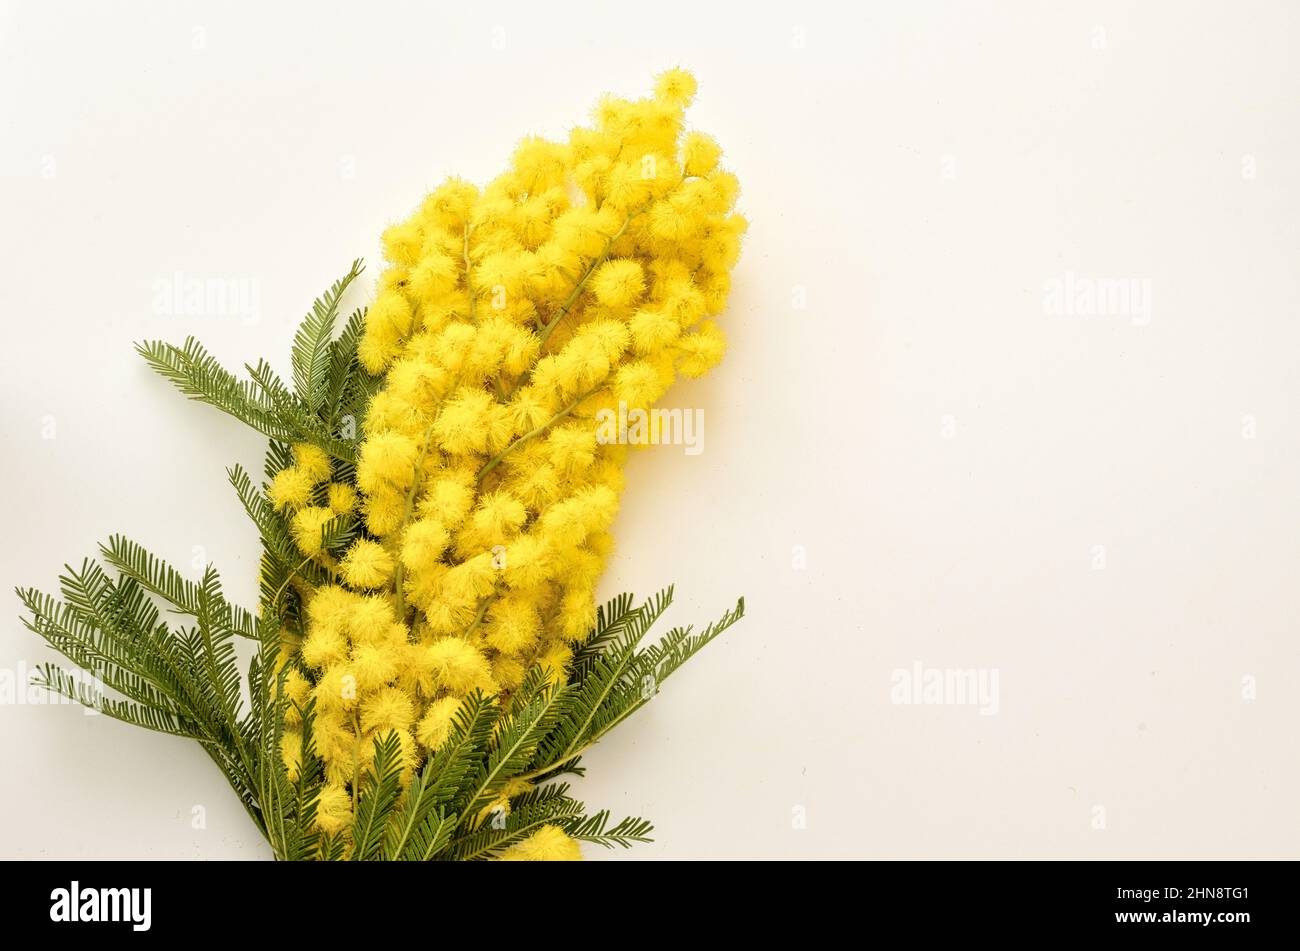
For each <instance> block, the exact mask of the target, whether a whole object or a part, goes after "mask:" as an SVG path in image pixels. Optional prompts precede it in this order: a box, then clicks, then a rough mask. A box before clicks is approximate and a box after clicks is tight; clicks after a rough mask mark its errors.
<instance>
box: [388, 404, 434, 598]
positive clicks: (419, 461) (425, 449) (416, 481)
mask: <svg viewBox="0 0 1300 951" xmlns="http://www.w3.org/2000/svg"><path fill="white" fill-rule="evenodd" d="M436 422H437V419H435V420H434V421H433V422H432V423H430V424H429V428H428V429H426V430H425V431H424V439H423V441H422V442H421V443H420V454H419V456H417V457H416V460H415V472H414V474H413V475H412V477H411V487H410V488H409V489H407V490H406V507H405V508H404V509H403V510H402V523H401V524H400V525H399V526H398V527H397V534H398V535H399V536H400V535H401V533H402V532H403V531H405V530H406V525H407V523H408V522H410V520H411V515H412V513H414V511H415V493H416V492H417V491H418V490H419V488H420V470H421V469H422V468H423V467H424V457H425V456H426V455H428V453H429V440H431V439H432V438H433V427H434V424H435V423H436ZM405 577H406V566H405V565H403V564H402V559H401V557H400V556H399V557H398V559H397V570H396V571H395V572H394V573H393V595H394V599H395V600H394V604H395V607H396V609H397V620H399V621H405V620H406V596H405V595H404V594H403V593H402V582H403V580H404V579H405Z"/></svg>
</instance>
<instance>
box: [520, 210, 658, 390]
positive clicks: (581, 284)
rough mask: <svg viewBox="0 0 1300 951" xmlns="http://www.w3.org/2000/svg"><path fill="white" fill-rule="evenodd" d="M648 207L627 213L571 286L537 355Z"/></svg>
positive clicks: (545, 329) (542, 335)
mask: <svg viewBox="0 0 1300 951" xmlns="http://www.w3.org/2000/svg"><path fill="white" fill-rule="evenodd" d="M648 207H649V206H648V205H642V206H641V207H640V208H637V209H636V210H635V211H629V212H628V213H627V217H626V218H624V219H623V224H622V226H621V227H620V228H619V229H618V230H617V231H616V232H614V233H613V234H612V235H610V237H609V240H607V241H606V242H605V247H604V248H603V249H602V250H601V252H600V255H599V256H598V257H596V258H595V259H594V260H593V261H592V262H591V266H590V267H588V268H587V270H586V272H584V273H583V275H582V278H581V279H580V280H579V281H578V283H577V284H575V285H574V286H573V290H572V291H570V292H569V296H568V297H566V298H565V299H564V303H563V304H561V305H560V309H559V310H557V311H556V312H555V315H554V316H553V317H552V318H551V319H550V320H548V321H547V322H546V324H545V325H544V326H543V327H542V329H541V332H540V333H539V334H538V342H537V352H538V353H541V351H542V348H544V347H545V346H546V341H547V339H548V338H549V337H550V336H551V333H552V331H554V330H555V328H556V327H558V326H559V325H560V321H561V320H563V319H564V318H565V316H566V315H567V314H568V313H569V310H570V309H571V308H572V307H573V305H574V304H575V303H576V302H577V300H578V296H579V295H580V294H581V293H582V291H583V288H585V287H586V286H587V282H588V281H590V280H591V276H592V275H593V274H595V273H596V269H597V268H598V267H600V266H601V265H602V264H604V263H605V262H606V261H607V260H609V255H610V252H611V251H612V250H613V249H614V244H615V242H617V241H618V239H619V238H621V237H623V235H624V234H626V233H627V228H628V225H630V224H631V223H632V219H633V218H635V217H636V216H637V215H639V214H641V212H643V211H645V210H646V208H648ZM523 380H524V378H523V377H522V376H521V377H519V379H517V380H515V382H514V385H513V386H511V387H510V389H509V390H507V391H506V395H505V399H507V400H508V399H510V397H511V396H513V395H514V393H515V390H517V389H519V386H520V384H521V383H522V382H523Z"/></svg>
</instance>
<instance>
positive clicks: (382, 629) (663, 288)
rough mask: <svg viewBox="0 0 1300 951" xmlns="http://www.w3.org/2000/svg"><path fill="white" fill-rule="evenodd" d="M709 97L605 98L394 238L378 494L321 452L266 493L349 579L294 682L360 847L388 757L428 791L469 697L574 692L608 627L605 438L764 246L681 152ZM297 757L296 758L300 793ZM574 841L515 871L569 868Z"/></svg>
mask: <svg viewBox="0 0 1300 951" xmlns="http://www.w3.org/2000/svg"><path fill="white" fill-rule="evenodd" d="M694 93H695V81H694V79H693V78H692V77H691V76H690V74H689V73H686V72H684V71H681V70H671V71H669V72H667V73H665V74H663V75H661V76H660V77H658V80H657V82H656V87H655V93H654V95H653V96H652V97H649V98H646V99H642V100H637V101H628V100H624V99H618V98H606V99H604V100H603V101H602V102H601V103H600V104H599V105H598V107H597V108H596V110H595V113H594V122H593V124H592V125H591V126H590V127H581V128H576V129H574V130H573V131H572V132H571V133H569V135H568V137H567V139H566V140H565V141H548V140H545V139H541V138H528V139H525V140H524V141H523V142H521V143H520V145H519V147H518V149H517V150H516V152H515V154H514V157H513V161H512V164H511V167H510V169H509V170H508V171H507V172H505V173H504V174H503V175H501V176H500V177H498V178H497V179H495V180H494V181H492V182H491V183H490V184H488V185H487V186H486V187H485V188H482V189H479V188H477V187H475V186H474V185H471V184H469V183H467V182H465V181H461V180H459V179H451V180H449V181H447V182H446V183H444V184H443V185H441V186H440V187H438V188H437V189H436V190H435V191H434V192H433V193H432V194H431V195H429V196H428V198H427V199H425V201H424V202H423V204H422V205H421V206H420V207H419V208H418V209H417V210H416V211H415V213H414V214H413V215H411V217H410V218H408V219H407V220H405V221H403V222H401V223H399V224H396V225H394V226H392V227H391V228H389V229H388V230H387V231H386V232H385V233H384V235H383V245H384V251H385V256H386V258H387V261H388V267H387V269H386V270H385V271H384V273H383V275H382V277H381V279H380V282H379V288H378V291H377V295H376V298H375V300H374V302H373V304H372V305H371V306H370V308H369V311H368V313H367V316H366V320H365V328H364V334H363V336H362V339H361V341H360V345H359V351H358V352H359V358H360V360H361V362H362V364H363V366H364V367H365V369H366V370H368V371H369V372H370V373H371V374H374V375H382V376H383V385H382V389H381V390H380V391H379V392H378V394H377V395H376V396H375V397H374V399H373V400H372V402H371V404H370V407H369V411H368V415H367V418H366V420H365V423H364V439H363V442H362V444H361V446H360V450H359V455H358V459H357V463H356V467H355V485H356V489H357V490H359V491H357V492H354V491H353V488H352V487H351V486H350V485H349V484H347V480H346V479H342V480H340V481H337V482H330V481H329V480H330V479H331V478H333V477H334V476H335V473H334V472H333V470H332V466H331V464H330V461H329V459H328V458H326V457H324V455H323V454H321V453H319V451H318V450H313V448H312V447H310V446H298V447H295V464H294V465H293V466H291V467H289V468H288V469H286V470H284V471H283V472H281V473H279V474H278V475H277V476H276V477H275V479H274V481H273V483H272V485H271V486H270V488H269V492H270V497H271V500H272V502H273V503H274V504H275V505H276V506H277V508H279V509H281V510H282V511H286V512H290V513H292V514H291V525H292V527H293V531H294V537H295V540H296V541H297V543H298V545H299V548H300V550H301V551H302V553H303V555H304V557H306V558H316V559H318V561H319V562H320V563H321V564H322V565H323V566H325V567H327V568H329V569H330V570H331V571H332V572H334V576H335V577H336V578H337V583H336V584H331V585H326V586H322V587H319V588H317V589H315V590H313V591H311V592H309V596H308V599H307V603H306V612H305V613H306V618H305V630H304V634H305V636H304V639H303V641H302V645H301V658H302V661H303V663H304V665H305V667H306V669H307V670H309V671H310V672H311V674H312V676H311V678H307V677H302V676H300V675H299V674H298V673H296V672H295V673H293V674H292V675H291V676H290V680H289V684H288V691H289V695H290V697H291V698H292V699H295V700H297V701H298V702H305V701H306V699H307V698H308V696H309V695H313V694H314V696H315V698H316V702H317V718H316V721H315V741H316V746H317V749H318V752H319V753H320V755H321V756H322V758H323V759H324V761H325V764H326V772H327V780H328V786H327V787H326V790H325V793H324V794H323V795H322V797H321V802H320V805H319V810H318V822H319V824H320V825H321V827H322V828H323V829H325V830H326V831H335V830H338V829H341V828H344V826H345V825H346V823H347V821H348V819H349V817H350V808H351V799H352V794H351V793H350V792H349V789H350V787H354V786H355V781H356V777H357V776H358V775H360V774H362V773H364V771H365V769H366V768H367V761H368V760H369V759H370V757H371V755H372V753H371V752H370V751H371V750H372V749H373V741H374V739H375V738H376V737H378V736H381V735H383V734H386V733H388V732H389V731H393V732H395V733H396V734H397V735H398V737H399V738H400V741H401V744H402V749H403V753H404V757H405V764H406V767H407V775H408V776H409V774H410V772H411V771H413V770H415V769H416V768H418V766H419V764H420V763H421V762H422V761H423V758H424V757H425V756H427V755H428V753H429V752H430V751H432V750H436V749H437V748H438V747H439V745H440V744H441V743H443V742H444V741H445V740H446V738H447V736H448V732H449V730H450V729H451V725H452V719H453V716H454V714H455V712H456V710H457V708H458V706H459V704H460V701H461V699H462V698H463V697H464V696H465V695H466V694H467V693H468V692H470V691H473V690H476V689H477V690H481V691H483V692H484V693H485V694H492V695H497V696H499V697H502V698H503V699H504V698H508V697H509V695H510V692H511V690H512V689H514V688H515V687H517V686H518V685H519V684H520V682H521V681H522V679H523V677H524V674H525V672H526V671H527V670H528V669H529V668H530V667H531V666H533V665H541V666H542V667H543V668H545V669H548V670H549V671H550V672H551V675H552V676H553V677H556V678H559V677H563V676H564V675H565V670H566V665H567V663H568V661H569V660H570V658H571V656H572V652H573V648H574V646H575V645H576V644H579V643H580V642H581V641H582V640H583V638H584V637H585V636H586V635H587V634H588V633H589V632H590V630H591V628H592V625H593V623H594V621H595V617H596V602H595V594H594V592H595V587H596V582H597V578H598V577H599V575H600V573H601V570H602V567H603V566H604V564H605V560H606V558H607V556H608V555H609V552H610V548H611V544H612V541H611V537H610V534H609V529H610V525H611V523H612V522H613V520H614V517H615V514H616V512H617V510H618V504H619V494H620V492H621V490H622V488H623V473H622V468H623V463H624V460H625V453H626V448H625V447H624V446H621V445H611V444H604V443H602V442H601V441H600V440H599V439H598V426H597V423H596V416H597V414H598V413H599V411H600V410H602V409H607V410H611V411H615V412H617V407H618V406H619V404H620V403H622V404H624V405H625V406H626V407H633V408H649V407H650V406H651V404H653V403H655V402H656V401H657V400H658V399H659V398H660V397H662V396H663V394H664V393H665V391H666V390H667V389H668V387H669V386H670V385H671V384H672V382H673V381H674V379H675V378H676V377H677V376H678V375H679V374H681V375H685V376H699V375H701V374H703V373H705V372H706V371H707V370H709V369H710V368H711V367H713V366H714V365H715V364H716V363H717V362H718V361H719V360H720V359H721V357H722V354H723V350H724V346H725V342H724V338H723V336H722V333H721V332H720V331H719V329H718V327H717V325H716V324H715V323H714V321H713V319H712V318H714V317H716V316H717V315H718V314H720V313H721V312H722V310H723V307H724V305H725V303H726V299H727V295H728V291H729V288H730V278H729V271H730V270H731V268H732V267H733V265H734V264H735V262H736V259H737V257H738V255H739V249H740V237H741V235H742V234H743V232H744V230H745V227H746V223H745V220H744V219H743V218H742V217H741V216H740V215H738V214H735V213H734V212H733V211H732V208H733V206H734V203H735V201H736V196H737V192H738V183H737V180H736V178H735V176H733V175H732V174H731V173H730V172H727V171H724V170H722V169H721V168H720V167H719V165H718V161H719V158H720V155H721V150H720V149H719V147H718V145H717V144H716V143H715V142H714V140H713V139H712V138H710V137H709V136H707V135H704V134H702V133H699V132H689V133H687V132H685V131H684V129H683V120H684V112H685V108H686V106H687V105H688V104H689V103H690V101H691V99H692V98H693V96H694ZM322 484H328V489H327V491H325V492H324V493H322V491H321V486H322ZM322 498H325V499H327V504H319V500H321V499H322ZM313 500H316V501H315V502H313ZM354 510H355V511H356V512H357V513H358V516H359V518H360V519H361V523H362V526H363V528H364V531H363V532H362V533H361V534H360V535H359V536H358V538H357V540H356V541H355V542H354V543H353V544H352V546H351V547H350V549H349V550H348V551H347V552H346V555H345V556H344V557H342V558H341V559H340V560H338V561H337V563H334V562H332V561H331V560H330V559H329V557H328V555H325V554H323V553H322V552H321V550H320V540H319V539H320V530H321V528H322V526H323V525H325V524H326V523H327V522H328V521H329V520H330V519H331V518H333V517H334V516H336V515H338V514H340V513H345V512H350V511H354ZM300 740H301V738H300V737H299V736H297V735H295V734H293V733H289V734H287V735H286V740H285V747H284V754H285V760H286V763H287V764H288V765H289V768H290V769H291V770H292V769H294V768H296V757H297V751H298V748H299V744H300ZM505 805H508V804H505ZM554 832H560V830H558V829H555V830H554ZM560 835H561V836H563V833H560ZM554 839H555V837H554V835H553V833H552V832H550V831H547V832H545V834H543V835H542V836H541V837H540V838H537V837H534V839H533V840H529V842H528V843H527V844H526V845H525V844H521V845H520V846H517V847H516V848H515V850H514V854H513V856H512V857H520V858H528V857H535V855H537V854H541V853H546V854H552V853H554V854H564V855H567V854H568V851H569V850H568V849H567V847H566V846H565V845H564V844H563V843H558V844H557V842H556V841H554ZM575 850H576V846H575Z"/></svg>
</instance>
